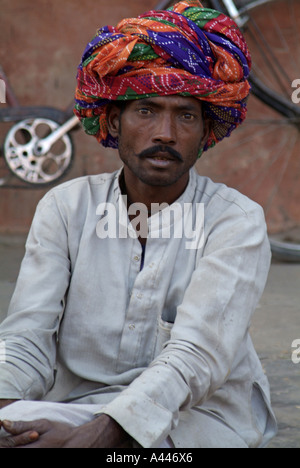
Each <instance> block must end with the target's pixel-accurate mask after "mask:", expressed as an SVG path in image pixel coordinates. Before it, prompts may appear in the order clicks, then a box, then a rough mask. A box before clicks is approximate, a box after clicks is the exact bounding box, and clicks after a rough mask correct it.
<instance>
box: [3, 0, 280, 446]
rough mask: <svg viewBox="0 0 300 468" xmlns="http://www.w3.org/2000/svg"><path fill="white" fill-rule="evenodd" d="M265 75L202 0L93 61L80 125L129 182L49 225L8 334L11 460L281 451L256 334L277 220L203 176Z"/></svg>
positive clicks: (81, 200)
mask: <svg viewBox="0 0 300 468" xmlns="http://www.w3.org/2000/svg"><path fill="white" fill-rule="evenodd" d="M250 63H251V60H250V56H249V52H248V49H247V46H246V44H245V41H244V38H243V36H242V35H241V33H240V31H239V30H238V29H237V27H236V25H235V24H234V22H233V21H231V20H230V19H229V18H227V17H225V16H224V15H222V14H220V13H217V12H215V11H212V10H206V9H203V8H202V6H201V5H200V4H199V2H198V0H185V1H182V2H180V3H178V4H177V5H176V6H175V7H173V9H171V10H170V11H164V12H162V11H160V12H154V11H152V12H150V13H147V14H145V15H143V16H141V17H140V18H138V19H128V20H124V21H123V22H121V23H120V24H119V25H118V27H117V28H113V27H106V28H103V29H100V30H99V31H98V34H97V35H96V37H95V38H94V39H93V40H92V41H91V42H90V43H89V44H88V46H87V48H86V50H85V52H84V55H83V59H82V63H81V65H80V67H79V71H78V88H77V91H76V114H77V115H78V117H79V118H80V119H81V121H82V123H83V127H84V129H85V130H86V131H87V133H89V134H91V135H94V136H96V137H97V139H98V140H99V142H101V143H102V144H104V145H105V146H111V147H118V149H119V154H120V158H121V160H122V162H123V168H122V169H121V170H120V171H118V172H116V173H113V174H102V175H99V176H91V177H83V178H79V179H76V180H73V181H70V182H67V183H64V184H62V185H61V186H59V187H56V188H54V189H53V190H51V191H50V192H49V193H48V194H47V195H46V196H45V197H44V198H43V200H42V201H41V202H40V204H39V206H38V208H37V212H36V215H35V218H34V221H33V224H32V228H31V231H30V234H29V237H28V240H27V245H26V255H25V258H24V260H23V263H22V267H21V271H20V275H19V279H18V282H17V286H16V290H15V293H14V296H13V299H12V302H11V306H10V310H9V314H8V317H7V319H6V320H5V321H4V323H2V325H1V327H0V339H1V343H2V349H3V353H2V355H4V354H5V359H3V360H2V362H1V364H0V398H1V408H2V409H1V411H0V420H1V426H2V429H1V435H2V438H1V439H0V446H1V447H18V446H29V447H32V448H34V447H114V448H118V447H128V446H133V447H139V446H142V447H149V448H150V447H162V446H168V447H184V448H187V447H189V448H191V447H201V448H202V447H203V448H215V447H239V448H248V447H263V446H265V445H266V444H267V443H268V441H269V440H270V439H271V438H272V437H273V435H274V433H275V430H276V423H275V420H274V416H273V413H272V410H271V407H270V396H269V387H268V382H267V379H266V377H265V375H264V373H263V371H262V368H261V365H260V361H259V359H258V357H257V355H256V352H255V350H254V348H253V345H252V342H251V339H250V336H249V333H248V331H249V326H250V322H251V317H252V314H253V312H254V311H255V309H256V307H257V304H258V301H259V300H260V297H261V294H262V292H263V290H264V287H265V283H266V279H267V275H268V270H269V266H270V248H269V243H268V238H267V234H266V226H265V220H264V215H263V211H262V209H261V208H260V207H259V206H258V205H256V204H255V203H254V202H252V201H250V200H249V199H248V198H246V197H245V196H243V195H241V194H240V193H238V192H236V191H235V190H233V189H230V188H227V187H226V186H224V185H221V184H216V183H213V182H212V181H211V180H209V179H208V178H206V177H201V176H198V175H197V174H196V172H195V170H194V169H193V166H194V165H195V163H196V161H197V158H198V157H199V155H200V154H201V153H202V152H203V150H207V149H208V148H210V147H211V146H213V145H214V144H216V143H217V142H219V141H220V140H221V139H222V138H224V137H226V136H229V135H230V133H231V131H232V130H233V129H234V128H235V127H236V126H237V125H238V124H240V123H241V122H242V121H243V120H244V118H245V114H246V100H247V97H248V95H249V89H250V86H249V83H248V81H247V77H248V74H249V68H250ZM241 157H242V155H241Z"/></svg>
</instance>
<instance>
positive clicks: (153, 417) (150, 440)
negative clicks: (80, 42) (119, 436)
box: [98, 390, 172, 448]
mask: <svg viewBox="0 0 300 468" xmlns="http://www.w3.org/2000/svg"><path fill="white" fill-rule="evenodd" d="M100 413H104V414H107V415H108V416H110V417H111V418H113V419H114V420H115V421H116V422H117V423H118V424H120V426H121V427H122V428H123V429H124V430H125V431H126V432H127V433H128V434H129V435H130V436H131V437H132V438H133V439H134V440H135V441H136V442H138V444H140V445H141V446H142V447H144V448H158V447H160V445H161V443H162V442H163V441H164V440H165V439H166V438H167V437H168V435H169V434H170V432H171V430H172V413H171V412H170V411H168V410H166V408H164V407H162V406H160V405H159V404H157V403H156V402H155V401H153V400H151V398H149V397H148V396H147V395H145V394H143V393H139V394H138V393H137V392H133V391H130V390H124V391H123V392H122V393H121V394H120V395H119V396H118V397H117V398H116V399H115V400H113V401H112V402H111V403H109V404H108V405H105V406H104V407H103V409H102V410H101V412H99V413H98V414H100Z"/></svg>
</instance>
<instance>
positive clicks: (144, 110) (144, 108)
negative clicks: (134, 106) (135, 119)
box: [138, 107, 151, 115]
mask: <svg viewBox="0 0 300 468" xmlns="http://www.w3.org/2000/svg"><path fill="white" fill-rule="evenodd" d="M138 113H139V114H140V115H150V114H151V110H150V109H147V108H146V107H143V108H141V109H139V110H138Z"/></svg>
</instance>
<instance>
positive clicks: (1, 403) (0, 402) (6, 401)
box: [0, 400, 18, 409]
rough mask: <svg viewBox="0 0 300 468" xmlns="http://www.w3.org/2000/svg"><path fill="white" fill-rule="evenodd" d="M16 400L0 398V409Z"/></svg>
mask: <svg viewBox="0 0 300 468" xmlns="http://www.w3.org/2000/svg"><path fill="white" fill-rule="evenodd" d="M16 401H18V400H0V409H2V408H5V406H8V405H11V404H12V403H15V402H16Z"/></svg>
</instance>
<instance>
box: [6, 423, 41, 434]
mask: <svg viewBox="0 0 300 468" xmlns="http://www.w3.org/2000/svg"><path fill="white" fill-rule="evenodd" d="M2 426H3V429H5V431H6V432H8V433H9V434H12V435H21V434H23V433H25V432H30V431H31V432H32V431H35V432H36V425H35V424H34V423H33V422H24V421H8V420H5V421H2Z"/></svg>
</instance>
